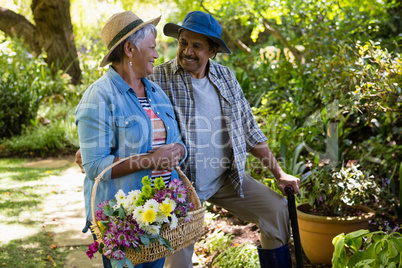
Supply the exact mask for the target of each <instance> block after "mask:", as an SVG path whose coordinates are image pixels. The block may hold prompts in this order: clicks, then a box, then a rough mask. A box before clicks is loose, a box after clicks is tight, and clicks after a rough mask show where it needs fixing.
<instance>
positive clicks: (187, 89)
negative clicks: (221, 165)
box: [149, 59, 267, 196]
mask: <svg viewBox="0 0 402 268" xmlns="http://www.w3.org/2000/svg"><path fill="white" fill-rule="evenodd" d="M208 65H209V66H208V74H207V78H208V79H209V81H210V82H211V83H212V84H213V85H214V86H215V87H216V89H217V90H218V95H219V101H220V103H221V107H222V116H223V117H224V120H225V125H226V127H227V128H228V132H229V137H230V143H231V165H230V170H229V173H228V178H229V179H230V181H231V183H232V184H233V187H234V188H235V189H236V191H237V192H238V193H239V195H240V196H243V191H242V183H243V176H244V172H245V165H246V159H247V152H249V151H250V150H251V149H252V148H254V146H256V145H257V144H258V143H260V142H263V141H266V140H267V138H266V137H265V135H264V133H263V132H262V131H261V129H260V127H259V126H258V124H257V122H256V121H255V118H254V115H253V113H252V111H251V108H250V105H249V104H248V102H247V100H246V98H245V97H244V94H243V91H242V89H241V87H240V85H239V83H238V81H237V80H236V77H235V75H234V73H233V72H232V71H231V70H230V69H229V68H227V67H225V66H222V65H220V64H217V63H215V62H213V61H211V60H210V61H209V64H208ZM149 79H150V80H152V81H154V82H155V83H156V84H158V85H159V86H160V87H161V88H162V90H163V91H165V93H166V95H167V96H168V98H169V99H170V101H171V102H172V105H173V108H174V109H175V112H176V119H177V121H178V123H179V129H180V131H181V135H182V139H183V142H184V144H185V145H186V147H187V150H188V157H187V159H186V160H185V162H184V164H183V165H182V169H183V171H184V172H185V173H186V176H187V177H188V178H190V180H191V181H193V182H194V183H195V184H197V180H198V179H202V178H196V170H195V167H196V159H197V158H196V153H197V148H196V146H195V144H196V143H195V142H194V141H195V140H196V133H195V132H196V131H195V130H196V126H195V120H194V118H195V115H196V112H195V103H194V89H193V85H192V82H191V75H190V73H189V72H187V71H185V70H184V69H183V68H181V66H180V65H179V64H178V63H177V59H173V60H170V61H168V62H165V63H163V64H161V65H159V66H156V67H155V68H154V72H153V74H151V75H150V76H149ZM217 190H218V189H217Z"/></svg>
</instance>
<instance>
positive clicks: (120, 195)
mask: <svg viewBox="0 0 402 268" xmlns="http://www.w3.org/2000/svg"><path fill="white" fill-rule="evenodd" d="M114 197H115V198H116V201H117V204H118V205H119V206H120V204H122V203H123V202H124V201H125V199H126V195H125V194H124V192H123V190H122V189H120V190H119V191H118V192H117V193H116V194H115V196H114Z"/></svg>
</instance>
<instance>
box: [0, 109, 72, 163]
mask: <svg viewBox="0 0 402 268" xmlns="http://www.w3.org/2000/svg"><path fill="white" fill-rule="evenodd" d="M73 112H74V108H71V107H70V106H69V105H68V104H65V103H56V104H48V105H47V106H46V107H45V106H41V108H40V109H39V112H38V117H37V118H36V120H35V121H34V120H32V123H33V125H31V126H24V127H23V128H22V132H21V135H19V136H12V137H11V138H9V139H3V140H2V141H1V145H2V147H3V150H4V149H5V150H6V151H8V153H7V154H8V155H9V156H11V155H16V154H18V155H20V156H21V155H23V156H40V157H44V156H46V155H54V154H56V153H72V152H75V151H76V150H77V149H78V147H79V144H78V134H77V131H76V126H75V124H74V116H73ZM42 119H46V120H48V123H47V124H45V125H43V124H42V123H41V121H42Z"/></svg>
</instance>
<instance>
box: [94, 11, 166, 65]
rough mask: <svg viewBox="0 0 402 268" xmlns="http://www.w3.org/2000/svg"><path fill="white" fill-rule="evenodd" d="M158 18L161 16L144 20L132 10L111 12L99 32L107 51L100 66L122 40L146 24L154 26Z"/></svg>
mask: <svg viewBox="0 0 402 268" xmlns="http://www.w3.org/2000/svg"><path fill="white" fill-rule="evenodd" d="M160 19H161V16H159V17H157V18H154V19H151V20H148V21H146V22H144V21H143V20H142V19H140V18H139V17H138V16H137V15H136V14H134V13H133V12H132V11H124V12H120V13H116V14H113V15H112V16H111V17H110V18H109V19H108V21H107V22H106V24H105V26H104V27H103V29H102V32H101V39H102V41H103V43H104V44H105V45H106V46H107V48H108V50H109V51H108V53H107V54H106V55H105V57H103V59H102V61H101V63H100V67H103V66H105V65H106V64H107V59H108V58H109V55H110V53H112V51H113V50H114V49H115V48H116V47H117V46H118V45H119V44H120V43H121V42H122V41H124V40H125V39H126V38H127V37H129V36H130V35H131V34H133V33H134V32H136V31H138V30H139V29H141V28H143V27H144V26H145V25H147V24H150V23H152V24H153V25H155V26H156V25H157V24H158V23H159V21H160Z"/></svg>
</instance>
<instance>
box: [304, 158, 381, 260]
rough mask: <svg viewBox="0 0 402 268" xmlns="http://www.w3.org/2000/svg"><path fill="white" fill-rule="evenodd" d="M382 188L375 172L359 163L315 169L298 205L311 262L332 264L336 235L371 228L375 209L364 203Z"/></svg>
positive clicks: (305, 251)
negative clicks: (376, 180) (369, 174)
mask: <svg viewBox="0 0 402 268" xmlns="http://www.w3.org/2000/svg"><path fill="white" fill-rule="evenodd" d="M379 191H380V189H379V187H378V186H377V184H376V183H375V181H374V180H373V176H367V175H365V174H364V173H363V172H362V171H361V170H360V169H359V165H354V164H353V163H351V164H350V165H348V166H339V167H335V166H332V165H322V166H319V167H317V168H315V169H314V170H312V171H311V173H310V175H309V176H307V178H306V179H304V180H302V182H301V184H300V195H301V200H306V202H305V203H301V204H300V205H298V207H297V214H298V215H297V218H298V222H299V228H300V238H301V242H302V247H303V250H304V253H305V254H306V256H307V258H308V259H309V260H310V262H311V263H323V264H331V259H332V254H333V251H334V247H333V245H332V239H333V238H334V237H335V236H337V235H338V234H340V233H350V232H352V231H356V230H359V229H367V228H368V224H369V223H368V222H369V220H371V219H373V218H374V216H375V211H374V210H372V209H371V208H369V207H367V206H364V204H365V203H366V202H367V201H368V200H370V198H376V196H377V193H378V192H379Z"/></svg>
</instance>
